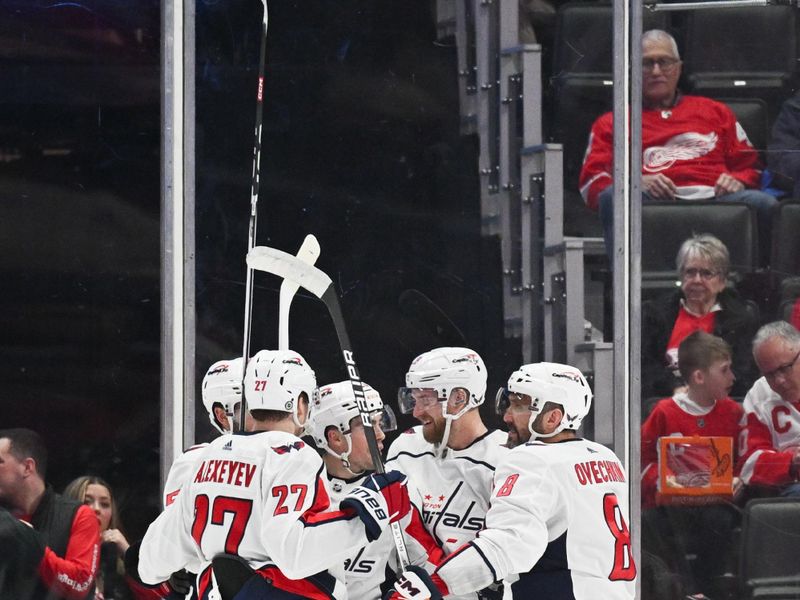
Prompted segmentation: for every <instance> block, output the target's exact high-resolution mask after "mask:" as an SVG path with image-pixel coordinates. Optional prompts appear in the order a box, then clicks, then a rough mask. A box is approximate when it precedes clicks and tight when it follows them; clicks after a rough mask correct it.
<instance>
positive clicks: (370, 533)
mask: <svg viewBox="0 0 800 600" xmlns="http://www.w3.org/2000/svg"><path fill="white" fill-rule="evenodd" d="M339 507H340V508H341V509H342V510H347V509H350V510H352V511H354V512H355V513H356V514H357V515H358V517H359V518H360V519H361V521H362V522H363V523H364V529H365V530H366V533H367V541H370V542H374V541H375V540H377V539H378V538H379V537H380V536H381V532H382V531H383V530H384V529H385V528H386V526H387V525H388V524H389V514H388V512H387V510H386V500H384V499H383V496H381V494H380V493H378V492H376V491H375V490H371V489H370V488H368V487H364V486H362V485H358V486H356V487H354V488H353V489H352V490H350V493H349V494H347V496H345V497H344V499H343V500H342V501H341V502H340V503H339Z"/></svg>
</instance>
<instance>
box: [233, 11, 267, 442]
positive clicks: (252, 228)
mask: <svg viewBox="0 0 800 600" xmlns="http://www.w3.org/2000/svg"><path fill="white" fill-rule="evenodd" d="M262 4H263V5H264V14H263V21H262V29H261V47H260V49H259V56H258V88H257V90H256V124H255V130H254V134H253V137H254V139H253V177H252V180H251V182H250V221H249V224H248V228H247V252H248V253H249V252H250V250H252V249H253V248H254V247H255V245H256V230H257V223H258V191H259V187H260V186H259V184H260V178H261V131H262V129H263V127H262V125H263V119H264V68H265V66H266V60H267V25H268V23H269V11H268V10H267V0H262ZM246 270H247V273H246V275H245V285H244V326H243V327H242V338H243V341H242V357H243V359H244V369H242V405H241V408H240V411H239V423H238V428H239V430H240V431H244V422H245V415H246V410H247V398H246V394H245V393H244V373H245V371H246V370H247V361H248V360H250V330H251V327H252V324H253V270H252V269H251V268H250V267H246ZM236 425H237V424H236V423H233V428H234V429H235V428H236Z"/></svg>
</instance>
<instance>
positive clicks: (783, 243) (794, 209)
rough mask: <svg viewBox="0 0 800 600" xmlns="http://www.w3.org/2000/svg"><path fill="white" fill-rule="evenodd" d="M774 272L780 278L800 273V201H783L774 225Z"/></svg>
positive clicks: (772, 265) (772, 261)
mask: <svg viewBox="0 0 800 600" xmlns="http://www.w3.org/2000/svg"><path fill="white" fill-rule="evenodd" d="M770 266H771V267H772V272H773V273H774V274H775V275H777V277H778V278H779V279H783V278H784V277H787V276H791V275H800V202H798V201H792V202H782V203H781V204H780V205H779V206H778V209H777V211H776V212H775V217H774V221H773V226H772V260H771V262H770Z"/></svg>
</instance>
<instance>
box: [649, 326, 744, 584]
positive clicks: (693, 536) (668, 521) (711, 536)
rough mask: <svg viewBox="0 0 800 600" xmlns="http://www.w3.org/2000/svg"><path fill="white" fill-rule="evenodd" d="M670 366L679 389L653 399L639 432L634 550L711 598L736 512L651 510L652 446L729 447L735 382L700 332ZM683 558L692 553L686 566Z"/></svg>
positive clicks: (721, 508)
mask: <svg viewBox="0 0 800 600" xmlns="http://www.w3.org/2000/svg"><path fill="white" fill-rule="evenodd" d="M678 368H679V369H680V373H681V376H682V377H683V380H684V381H685V382H686V385H687V391H686V392H681V393H676V394H675V395H674V396H672V397H671V398H665V399H663V400H661V401H660V402H659V403H658V404H657V405H656V406H655V408H654V409H653V412H652V413H651V414H650V416H649V417H648V418H647V420H646V421H645V423H644V425H643V426H642V447H641V457H642V458H641V461H642V508H643V509H644V512H643V514H642V523H643V525H642V532H643V535H642V548H643V549H645V550H647V551H649V552H651V553H653V554H655V555H657V556H659V557H660V558H661V559H662V560H664V561H665V562H667V563H670V564H672V565H673V568H674V569H675V570H676V571H678V572H679V573H681V575H682V577H683V578H684V579H685V582H684V584H685V586H686V588H687V589H689V590H690V591H692V593H696V594H701V593H703V592H705V593H708V594H709V595H710V596H711V597H716V596H714V594H713V593H712V592H711V590H712V589H713V588H714V587H715V586H717V583H718V578H719V576H721V575H723V574H724V573H725V572H726V570H727V568H728V567H729V561H730V556H729V554H728V552H727V549H728V548H730V546H731V532H732V530H733V527H734V525H735V524H736V520H737V514H736V511H735V510H734V509H733V508H732V507H731V506H728V505H726V504H708V505H704V506H675V507H673V506H669V507H666V506H664V507H656V487H657V480H658V459H659V457H658V444H659V439H660V438H662V437H666V436H726V437H729V438H731V440H732V441H733V442H734V443H735V442H736V440H737V438H738V436H739V431H740V421H741V417H742V414H743V411H742V407H741V406H739V405H738V404H737V403H736V402H734V401H733V400H731V398H730V397H729V396H728V394H729V393H730V390H731V387H732V386H733V382H734V379H735V376H734V374H733V371H732V370H731V350H730V346H728V344H727V343H726V342H725V340H723V339H722V338H719V337H716V336H714V335H711V334H708V333H706V332H705V331H695V332H694V333H692V334H691V335H689V336H687V337H686V338H685V339H684V340H683V342H681V344H680V346H679V347H678ZM662 460H664V457H662ZM727 460H728V461H729V462H730V463H732V462H733V457H731V456H728V457H727ZM736 487H737V486H736V485H735V486H734V488H736ZM687 554H696V555H697V559H696V560H695V561H693V563H692V568H689V567H688V565H687V564H686V562H685V560H684V557H685V556H686V555H687Z"/></svg>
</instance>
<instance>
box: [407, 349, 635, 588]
mask: <svg viewBox="0 0 800 600" xmlns="http://www.w3.org/2000/svg"><path fill="white" fill-rule="evenodd" d="M505 397H506V398H507V404H506V405H505V406H502V405H501V406H500V408H501V409H502V410H503V412H504V415H505V417H504V418H505V420H506V422H507V423H510V422H513V425H514V427H515V428H516V431H517V432H518V433H519V435H520V436H521V437H522V438H526V439H527V440H529V441H527V442H526V443H524V444H521V445H520V446H518V447H516V448H514V449H513V450H512V451H511V452H509V453H508V455H507V456H506V457H505V458H504V460H503V461H502V462H501V464H500V465H499V466H498V468H497V474H496V478H495V487H494V491H493V492H492V505H491V508H490V509H489V512H488V513H487V514H486V529H484V530H483V531H481V532H480V535H479V536H478V537H477V538H476V539H475V540H473V541H472V542H470V543H468V544H465V545H463V546H462V547H461V548H459V549H458V550H456V551H455V552H453V553H452V554H451V555H450V556H448V557H447V558H445V559H444V561H443V562H442V564H441V565H440V566H439V567H438V568H437V570H436V571H435V572H434V574H433V576H432V577H431V576H428V574H427V573H426V572H425V571H422V570H418V569H415V568H410V569H409V570H408V571H407V572H405V573H404V575H403V577H401V579H400V580H399V581H398V583H397V584H396V585H395V589H396V592H395V593H394V594H393V595H392V596H391V597H392V598H394V599H399V598H404V599H412V598H413V599H415V600H417V599H422V598H434V599H435V598H441V597H442V596H443V595H447V594H448V593H457V594H461V593H465V592H468V591H469V590H475V589H480V588H482V587H484V586H485V585H487V584H488V583H490V582H492V581H497V580H500V579H506V580H507V585H508V583H509V582H511V581H512V580H513V579H515V580H516V581H514V583H512V584H511V590H512V594H513V598H514V599H523V598H524V599H525V600H536V599H538V598H542V599H547V600H597V599H599V598H602V599H603V600H631V599H633V598H634V590H635V579H636V567H635V566H634V563H633V557H632V553H631V542H630V534H629V530H628V525H627V519H628V479H627V475H626V474H625V470H624V469H623V467H622V465H621V464H620V461H619V459H618V458H617V457H616V456H615V455H614V453H613V452H612V451H611V450H609V449H608V448H606V447H605V446H602V445H600V444H596V443H594V442H591V441H589V440H585V439H581V438H578V437H577V435H576V431H577V429H578V428H579V427H580V424H581V421H582V420H583V418H584V417H585V416H586V414H587V413H588V412H589V407H590V405H591V398H592V394H591V391H590V389H589V385H588V384H587V383H586V380H585V379H584V377H583V375H582V374H581V372H580V371H579V370H578V369H575V368H574V367H570V366H567V365H561V364H556V363H537V364H531V365H524V366H523V367H521V368H520V369H519V370H518V371H515V372H514V373H513V374H512V376H511V378H510V379H509V380H508V389H507V394H506V395H505ZM498 401H499V402H502V401H503V395H502V394H498ZM523 441H524V440H523Z"/></svg>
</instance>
